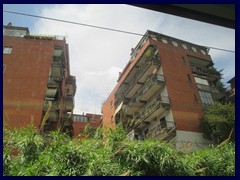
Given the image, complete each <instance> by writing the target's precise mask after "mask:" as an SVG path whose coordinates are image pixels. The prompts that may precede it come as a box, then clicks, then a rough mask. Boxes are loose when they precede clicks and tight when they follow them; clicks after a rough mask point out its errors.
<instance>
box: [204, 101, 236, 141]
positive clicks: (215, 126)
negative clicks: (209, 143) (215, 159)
mask: <svg viewBox="0 0 240 180" xmlns="http://www.w3.org/2000/svg"><path fill="white" fill-rule="evenodd" d="M201 127H202V130H203V133H204V136H205V138H208V139H212V137H218V138H219V141H220V142H221V141H224V140H225V139H227V138H228V136H229V134H230V132H231V130H232V129H234V128H235V108H234V106H233V105H232V104H220V103H216V104H214V105H212V106H209V107H208V108H206V109H205V112H204V115H203V116H202V118H201ZM231 139H232V140H234V136H232V137H231Z"/></svg>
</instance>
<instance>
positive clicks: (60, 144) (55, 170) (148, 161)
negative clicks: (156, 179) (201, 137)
mask: <svg viewBox="0 0 240 180" xmlns="http://www.w3.org/2000/svg"><path fill="white" fill-rule="evenodd" d="M104 134H105V135H107V137H105V138H104V139H103V138H102V130H101V129H98V130H97V132H96V133H95V134H94V136H92V137H91V138H85V139H77V140H71V139H70V138H69V136H67V135H66V134H59V133H58V132H52V133H50V134H49V135H48V136H47V137H44V138H43V137H42V136H40V135H39V134H38V133H37V132H35V131H34V130H33V129H32V127H28V128H24V129H20V130H4V156H3V160H4V161H3V165H4V175H5V176H119V175H123V176H126V175H131V176H136V175H141V176H152V175H153V176H179V175H185V176H186V175H191V176H196V175H197V176H199V175H234V172H235V166H234V164H235V159H234V158H235V146H234V144H226V145H223V146H220V147H218V148H216V147H209V148H206V149H203V150H200V151H197V152H191V153H189V152H188V153H186V152H178V151H176V150H174V148H173V147H172V146H171V145H170V144H167V143H163V142H161V141H159V140H156V139H149V140H146V141H130V140H127V139H126V133H125V132H124V130H123V128H122V127H117V128H116V129H106V130H105V131H104ZM13 150H17V153H14V151H13Z"/></svg>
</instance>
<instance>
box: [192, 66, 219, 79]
mask: <svg viewBox="0 0 240 180" xmlns="http://www.w3.org/2000/svg"><path fill="white" fill-rule="evenodd" d="M191 69H192V72H193V73H195V74H200V75H204V76H207V78H208V79H209V80H212V81H215V80H217V79H219V75H218V74H217V72H216V71H214V70H211V69H207V68H205V67H196V66H191Z"/></svg>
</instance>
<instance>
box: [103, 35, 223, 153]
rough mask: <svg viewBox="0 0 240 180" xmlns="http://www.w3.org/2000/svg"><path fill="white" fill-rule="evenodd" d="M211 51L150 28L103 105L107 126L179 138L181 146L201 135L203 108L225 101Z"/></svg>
mask: <svg viewBox="0 0 240 180" xmlns="http://www.w3.org/2000/svg"><path fill="white" fill-rule="evenodd" d="M208 51H209V49H208V48H206V47H203V46H199V45H196V44H193V43H190V42H186V41H183V40H180V39H176V38H173V37H169V36H166V35H162V34H159V33H156V32H152V31H147V32H146V33H145V36H144V37H143V38H142V39H141V40H140V42H139V43H138V44H137V46H136V47H135V48H134V49H132V52H131V59H130V60H129V62H128V64H127V65H126V67H125V68H124V69H123V71H122V72H121V73H119V78H118V84H117V85H116V86H115V88H114V89H113V91H112V92H111V94H110V95H109V97H108V98H107V100H106V101H105V102H104V104H103V106H102V113H103V126H110V127H115V125H116V124H122V125H123V126H124V127H125V128H126V129H127V130H128V132H129V134H128V136H129V138H136V139H144V138H146V137H156V138H161V139H164V140H170V139H173V137H175V141H174V142H175V145H176V148H177V149H179V148H181V147H182V146H184V145H185V144H187V143H189V142H191V143H192V144H195V145H197V146H203V145H205V143H208V141H207V140H205V139H203V138H202V133H201V129H200V122H199V118H200V117H201V115H202V113H203V107H204V106H207V105H209V104H212V103H213V102H214V101H218V100H219V99H221V98H222V97H223V96H224V94H222V93H221V92H220V91H219V90H218V89H217V88H216V82H217V81H219V79H220V77H219V75H218V73H217V72H216V69H215V68H214V67H213V62H212V59H211V57H210V55H208Z"/></svg>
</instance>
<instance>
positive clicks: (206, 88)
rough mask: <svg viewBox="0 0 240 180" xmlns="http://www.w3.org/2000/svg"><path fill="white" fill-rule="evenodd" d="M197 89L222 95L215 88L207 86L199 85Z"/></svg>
mask: <svg viewBox="0 0 240 180" xmlns="http://www.w3.org/2000/svg"><path fill="white" fill-rule="evenodd" d="M197 87H198V89H199V90H202V91H208V92H211V93H220V92H219V90H218V89H217V88H216V87H215V86H207V85H204V84H197Z"/></svg>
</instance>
